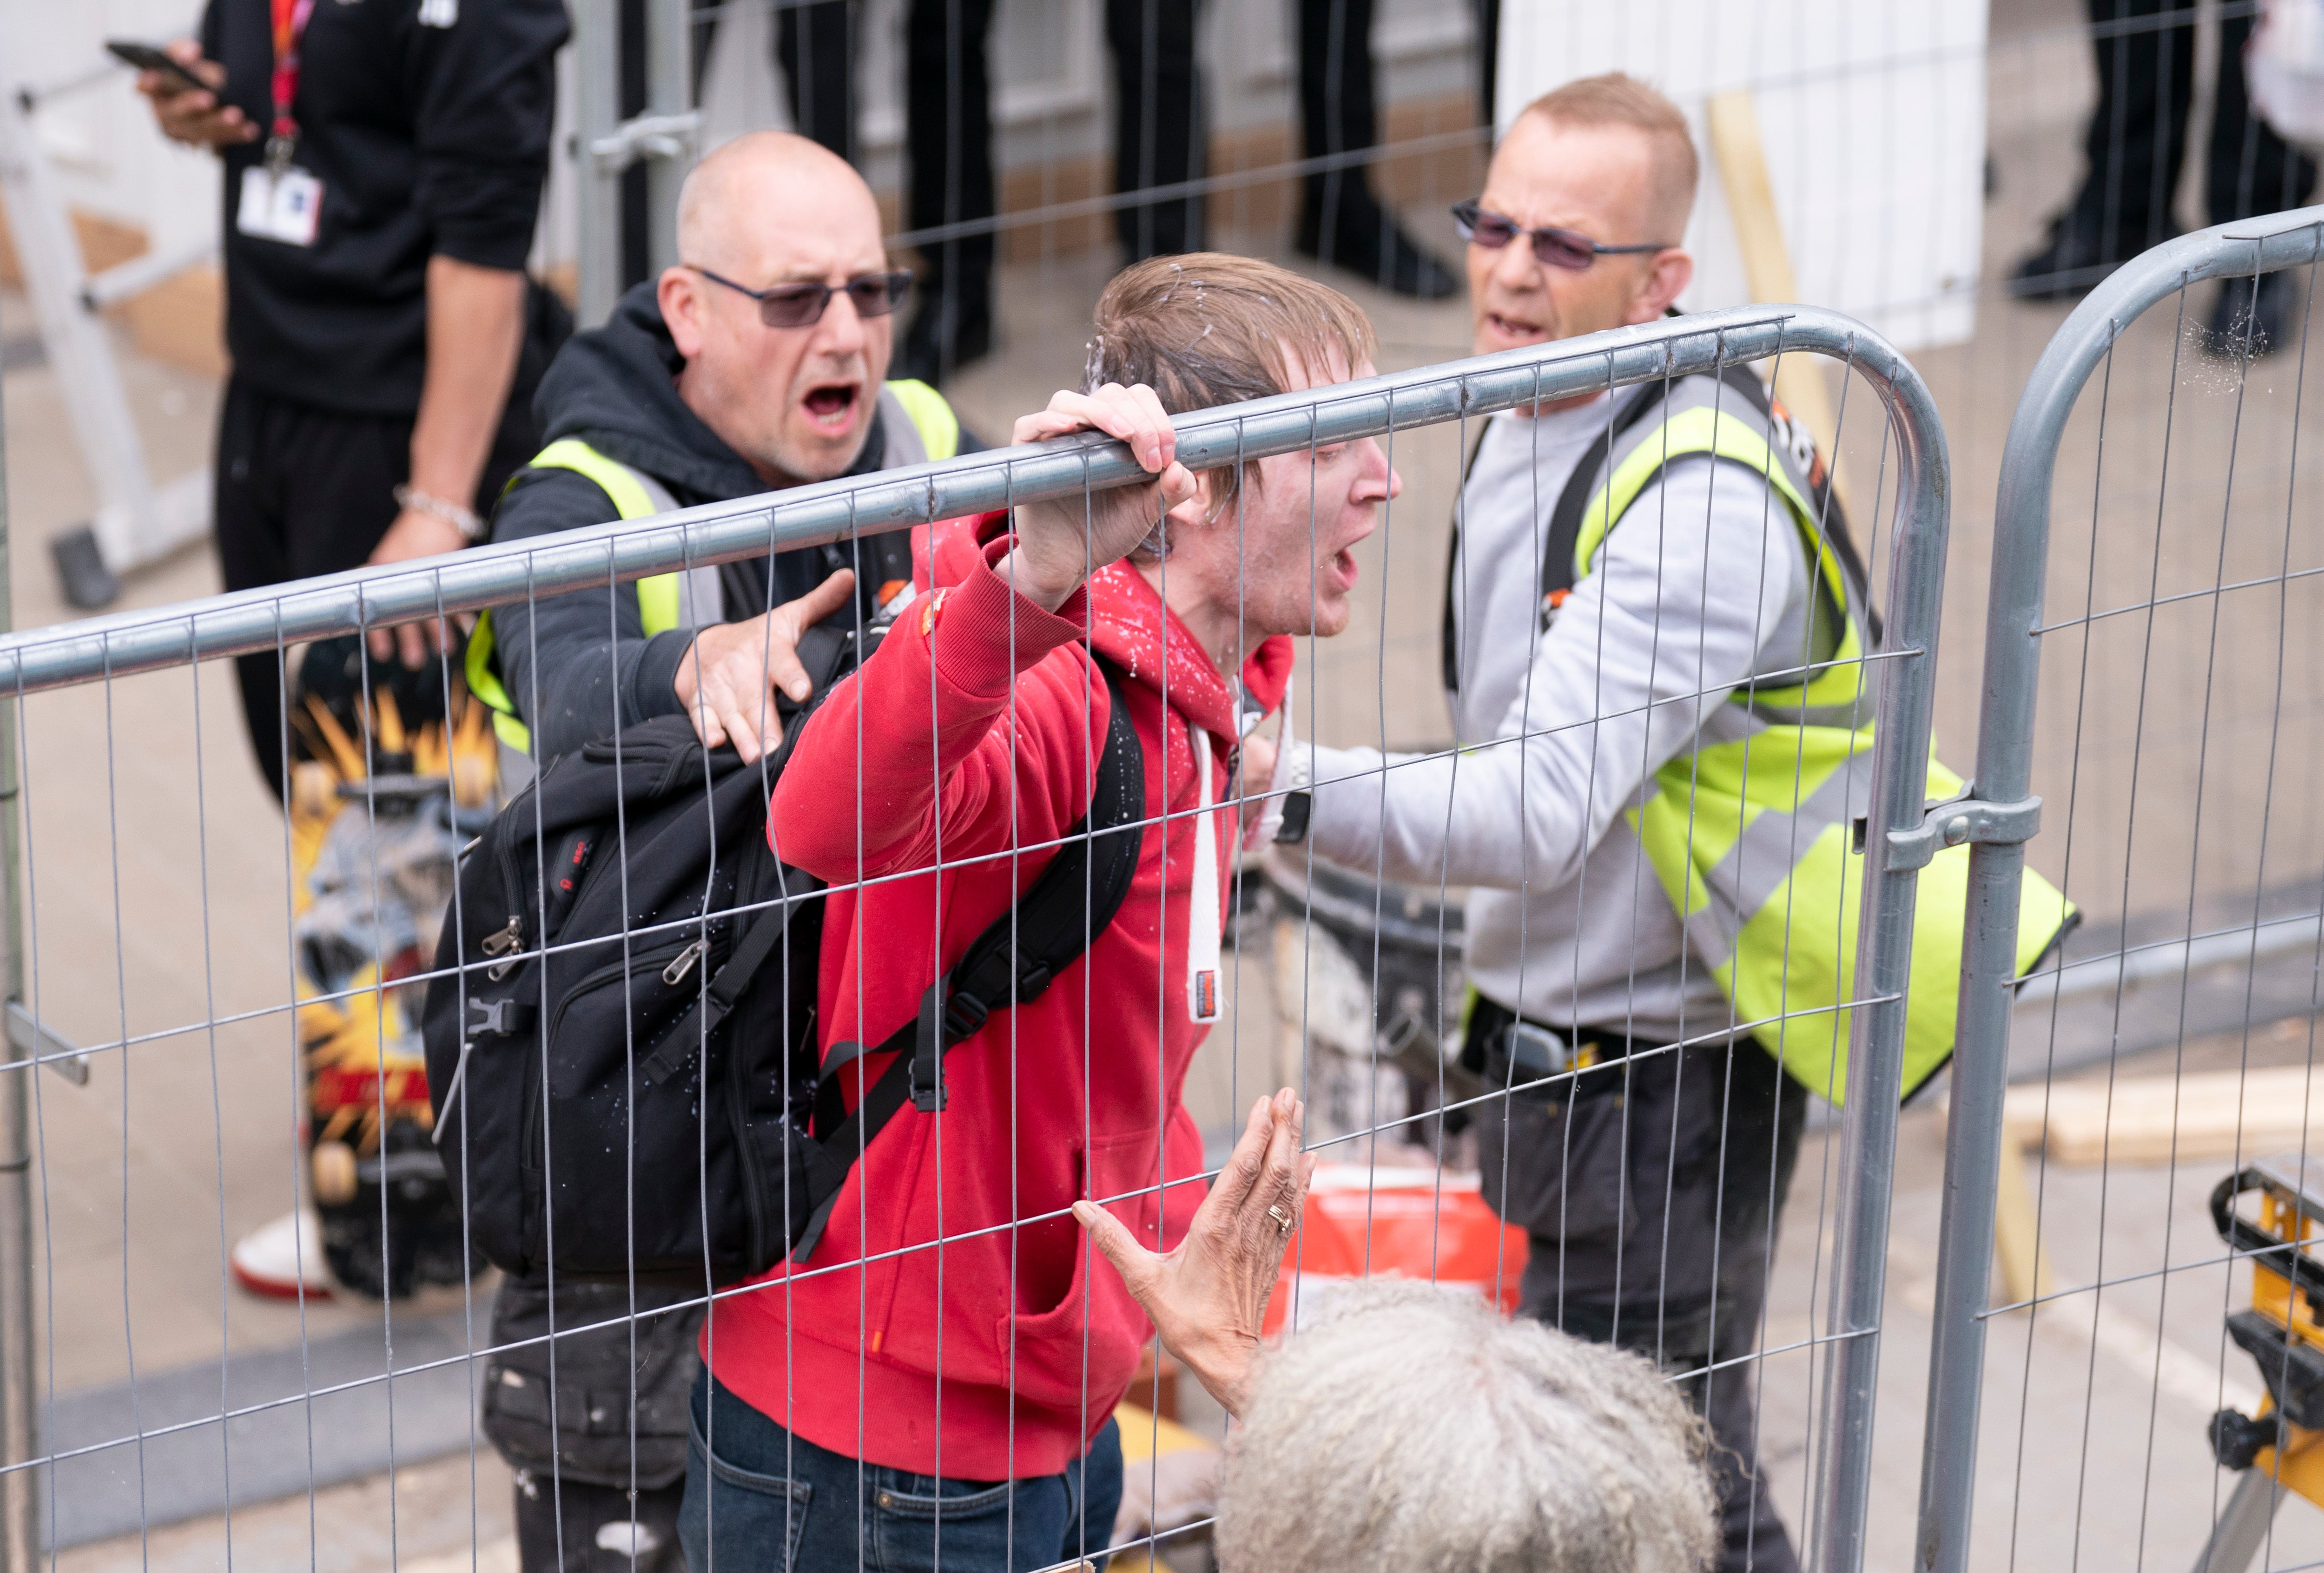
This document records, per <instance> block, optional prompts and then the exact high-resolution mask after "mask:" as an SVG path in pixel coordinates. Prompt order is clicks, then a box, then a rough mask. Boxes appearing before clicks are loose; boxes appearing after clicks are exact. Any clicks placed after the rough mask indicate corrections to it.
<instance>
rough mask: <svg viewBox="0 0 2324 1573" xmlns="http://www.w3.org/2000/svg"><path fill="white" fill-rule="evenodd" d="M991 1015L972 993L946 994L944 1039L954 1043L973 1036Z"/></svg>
mask: <svg viewBox="0 0 2324 1573" xmlns="http://www.w3.org/2000/svg"><path fill="white" fill-rule="evenodd" d="M951 981H952V980H951V979H950V978H946V979H945V982H946V983H947V984H948V983H950V982H951ZM991 1016H992V1012H991V1010H989V1009H988V1008H986V1007H985V1003H984V1001H982V999H979V998H977V997H976V996H975V995H973V994H952V995H948V996H947V997H946V998H945V1005H944V1030H945V1042H947V1043H954V1044H956V1043H958V1042H960V1041H961V1040H962V1039H963V1038H973V1037H974V1036H975V1035H977V1034H978V1033H980V1032H982V1031H983V1030H984V1024H985V1022H986V1021H988V1020H990V1019H991Z"/></svg>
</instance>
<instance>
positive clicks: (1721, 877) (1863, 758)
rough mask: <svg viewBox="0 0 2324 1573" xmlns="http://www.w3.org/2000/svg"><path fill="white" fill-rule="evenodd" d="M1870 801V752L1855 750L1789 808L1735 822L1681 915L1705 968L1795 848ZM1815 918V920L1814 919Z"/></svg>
mask: <svg viewBox="0 0 2324 1573" xmlns="http://www.w3.org/2000/svg"><path fill="white" fill-rule="evenodd" d="M1871 805H1872V750H1869V749H1863V750H1858V751H1857V752H1855V753H1852V754H1850V755H1849V757H1848V762H1847V763H1846V764H1845V765H1842V766H1841V767H1840V768H1838V769H1836V770H1834V771H1833V772H1832V773H1831V776H1830V777H1827V778H1826V779H1825V781H1824V783H1823V785H1822V786H1821V787H1817V788H1816V789H1815V790H1814V791H1813V792H1811V793H1810V794H1808V796H1807V798H1806V800H1805V801H1804V802H1803V803H1802V804H1801V805H1799V806H1798V807H1797V808H1796V809H1794V810H1793V811H1792V812H1791V813H1789V814H1784V813H1781V812H1779V811H1777V810H1775V809H1772V808H1771V809H1768V810H1766V812H1764V813H1762V814H1760V815H1759V816H1758V817H1757V819H1754V820H1753V821H1752V822H1751V823H1749V824H1747V825H1745V826H1744V827H1743V833H1742V834H1741V835H1739V836H1737V837H1736V838H1735V844H1734V845H1733V846H1731V847H1729V848H1728V849H1727V855H1726V856H1725V857H1723V858H1721V859H1720V860H1719V861H1718V862H1716V863H1714V864H1712V865H1711V867H1710V868H1709V869H1706V870H1704V871H1703V872H1702V873H1701V875H1700V876H1699V878H1701V881H1702V887H1703V895H1704V897H1706V900H1705V902H1704V905H1702V906H1700V907H1698V908H1696V909H1695V910H1694V911H1693V912H1692V913H1690V914H1688V915H1687V920H1686V937H1687V940H1688V943H1691V944H1692V945H1693V947H1694V952H1695V954H1696V955H1698V956H1700V957H1701V959H1702V961H1703V962H1704V963H1705V964H1706V965H1708V966H1710V967H1712V968H1714V969H1715V968H1719V967H1723V966H1725V965H1726V964H1727V963H1728V961H1729V960H1730V959H1732V957H1733V956H1734V954H1735V943H1736V941H1737V939H1738V937H1739V936H1740V935H1741V934H1742V932H1743V925H1744V924H1747V923H1748V922H1749V921H1750V920H1751V918H1752V916H1753V915H1754V914H1756V913H1757V912H1758V910H1759V909H1760V908H1761V907H1763V906H1766V905H1767V903H1768V902H1770V901H1772V900H1774V899H1775V892H1776V891H1777V890H1779V889H1781V888H1783V884H1784V880H1786V879H1788V878H1791V877H1792V869H1793V868H1794V866H1796V865H1797V864H1798V862H1799V860H1800V857H1801V854H1803V852H1805V851H1807V849H1808V848H1810V847H1811V846H1813V845H1814V844H1815V840H1816V837H1818V836H1820V835H1821V834H1822V833H1823V832H1825V831H1826V830H1827V829H1829V828H1830V827H1831V826H1832V825H1835V824H1846V823H1849V822H1850V821H1852V820H1854V819H1855V818H1856V817H1857V815H1858V814H1862V813H1864V812H1866V811H1867V810H1868V809H1869V808H1870V807H1871ZM1818 921H1821V918H1819V920H1818Z"/></svg>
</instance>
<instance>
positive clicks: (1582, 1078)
mask: <svg viewBox="0 0 2324 1573" xmlns="http://www.w3.org/2000/svg"><path fill="white" fill-rule="evenodd" d="M1662 1047H1665V1045H1664V1044H1659V1043H1649V1042H1647V1041H1646V1040H1644V1039H1639V1038H1632V1037H1628V1036H1626V1035H1623V1034H1621V1033H1618V1032H1609V1031H1607V1030H1606V1029H1604V1028H1602V1027H1591V1026H1581V1027H1555V1026H1545V1024H1543V1023H1541V1022H1537V1021H1528V1020H1526V1018H1525V1017H1524V1016H1519V1015H1517V1013H1516V1012H1515V1011H1513V1010H1511V1009H1509V1008H1508V1007H1506V1006H1503V1005H1499V1004H1497V1003H1495V1002H1494V1001H1493V1000H1490V999H1488V998H1485V997H1484V996H1483V995H1481V994H1480V995H1479V996H1477V1001H1476V1004H1475V1005H1474V1007H1471V1010H1470V1012H1469V1023H1468V1033H1467V1036H1466V1039H1465V1041H1464V1042H1463V1044H1462V1050H1461V1062H1462V1064H1463V1065H1464V1066H1466V1067H1467V1068H1468V1069H1469V1070H1471V1072H1475V1073H1476V1074H1477V1075H1479V1076H1481V1077H1483V1078H1484V1080H1485V1085H1486V1087H1487V1088H1488V1089H1489V1090H1492V1091H1500V1090H1504V1089H1507V1090H1510V1092H1511V1095H1512V1096H1514V1097H1520V1098H1526V1097H1530V1098H1542V1099H1586V1098H1595V1097H1598V1096H1600V1095H1602V1094H1604V1093H1608V1092H1611V1091H1614V1090H1618V1089H1619V1088H1620V1087H1621V1085H1622V1083H1623V1080H1624V1079H1623V1078H1622V1077H1620V1076H1615V1075H1593V1074H1591V1073H1590V1072H1601V1071H1607V1070H1609V1069H1611V1068H1612V1067H1614V1066H1617V1065H1619V1064H1620V1063H1621V1062H1623V1061H1624V1060H1627V1059H1628V1058H1629V1057H1630V1056H1631V1055H1632V1054H1635V1053H1643V1052H1645V1051H1646V1050H1649V1049H1659V1048H1662ZM1551 1078H1555V1079H1554V1080H1550V1079H1551Z"/></svg>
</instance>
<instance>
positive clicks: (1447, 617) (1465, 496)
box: [1438, 416, 1491, 694]
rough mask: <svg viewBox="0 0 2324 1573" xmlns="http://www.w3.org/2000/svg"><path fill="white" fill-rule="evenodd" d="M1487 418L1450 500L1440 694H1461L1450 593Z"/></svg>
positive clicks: (1473, 439) (1473, 440)
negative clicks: (1470, 486) (1450, 535)
mask: <svg viewBox="0 0 2324 1573" xmlns="http://www.w3.org/2000/svg"><path fill="white" fill-rule="evenodd" d="M1490 423H1491V417H1489V416H1488V417H1487V418H1486V419H1483V420H1480V421H1479V422H1478V423H1477V435H1476V436H1475V437H1471V438H1470V439H1469V456H1468V457H1467V458H1465V459H1462V461H1461V490H1460V491H1459V492H1456V493H1454V495H1453V498H1452V541H1451V543H1450V544H1449V545H1447V546H1446V547H1445V548H1444V616H1443V621H1442V624H1441V626H1440V627H1439V630H1438V633H1439V636H1440V637H1441V638H1442V639H1443V649H1442V650H1441V651H1440V652H1439V658H1440V659H1441V660H1442V661H1443V666H1444V673H1443V676H1444V692H1445V693H1447V694H1458V693H1460V692H1461V630H1460V629H1459V628H1458V627H1457V626H1456V625H1455V623H1454V621H1453V617H1452V590H1453V585H1454V583H1455V582H1456V581H1457V580H1458V579H1459V578H1460V576H1461V520H1462V514H1464V513H1466V512H1467V511H1468V507H1469V477H1470V476H1471V474H1474V473H1475V472H1476V468H1477V455H1479V454H1481V453H1483V452H1484V451H1485V428H1486V427H1487V426H1488V425H1489V424H1490Z"/></svg>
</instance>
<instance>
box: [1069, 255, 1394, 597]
mask: <svg viewBox="0 0 2324 1573" xmlns="http://www.w3.org/2000/svg"><path fill="white" fill-rule="evenodd" d="M1093 327H1094V329H1095V331H1094V332H1093V334H1092V335H1091V336H1090V342H1089V354H1088V356H1087V359H1086V361H1085V363H1084V367H1083V372H1082V391H1084V392H1085V393H1093V392H1095V391H1097V390H1098V389H1100V388H1102V387H1103V386H1105V384H1107V383H1108V382H1119V383H1120V384H1121V385H1122V386H1123V387H1130V386H1133V385H1135V384H1137V383H1139V382H1143V383H1145V384H1146V385H1147V386H1148V387H1149V388H1151V389H1153V390H1154V392H1155V394H1156V396H1157V398H1159V399H1160V400H1161V401H1162V408H1163V409H1166V410H1168V411H1169V412H1170V413H1171V414H1173V415H1184V414H1186V413H1188V412H1190V411H1193V410H1197V409H1210V408H1212V407H1213V406H1214V405H1220V404H1235V403H1240V402H1241V401H1242V400H1248V399H1264V398H1266V397H1268V395H1270V394H1275V393H1283V392H1287V391H1289V390H1290V382H1291V367H1292V365H1293V363H1295V362H1296V363H1297V364H1298V365H1299V366H1300V367H1301V368H1302V369H1303V370H1304V371H1305V373H1307V376H1308V378H1309V380H1310V381H1320V380H1322V379H1323V378H1324V377H1327V376H1329V375H1330V374H1331V369H1332V368H1333V366H1334V364H1336V365H1338V366H1340V367H1342V368H1344V369H1346V370H1349V371H1352V370H1353V369H1354V368H1355V367H1357V366H1359V365H1361V364H1362V363H1365V362H1366V361H1369V360H1371V359H1373V358H1374V357H1375V356H1376V355H1377V354H1378V353H1379V336H1377V335H1376V334H1374V333H1373V331H1372V325H1371V319H1370V318H1369V317H1366V316H1365V315H1364V313H1363V311H1362V308H1360V307H1358V306H1357V305H1356V303H1355V302H1354V301H1352V300H1351V299H1348V298H1347V297H1346V296H1344V295H1342V294H1341V293H1340V292H1339V291H1338V290H1334V289H1333V288H1331V287H1330V286H1329V285H1326V284H1319V283H1317V282H1316V281H1314V280H1313V279H1308V278H1303V277H1301V276H1300V275H1299V274H1297V273H1295V272H1292V271H1290V270H1289V269H1287V268H1279V267H1277V266H1276V265H1275V264H1274V263H1273V262H1260V261H1259V260H1258V259H1257V258H1255V257H1238V256H1229V255H1227V254H1225V253H1221V252H1189V253H1186V254H1185V255H1183V256H1175V257H1156V258H1153V259H1151V260H1150V261H1148V262H1138V263H1135V264H1133V265H1131V266H1130V267H1127V268H1124V269H1123V270H1122V271H1120V273H1117V274H1116V275H1114V279H1113V282H1111V284H1108V285H1107V286H1106V287H1105V293H1104V294H1103V295H1102V296H1100V297H1099V298H1098V303H1097V314H1096V318H1095V321H1094V323H1093ZM1258 470H1259V466H1258V464H1257V462H1256V461H1253V462H1252V463H1250V464H1247V465H1244V466H1243V471H1244V474H1243V475H1238V474H1236V472H1235V468H1234V466H1233V465H1226V466H1223V467H1222V468H1220V469H1217V470H1213V471H1211V472H1209V473H1208V474H1207V475H1206V476H1205V479H1207V480H1208V481H1209V482H1210V487H1211V501H1212V506H1213V510H1215V511H1221V512H1223V511H1225V510H1226V509H1228V508H1230V507H1231V505H1232V504H1233V501H1234V498H1235V494H1236V492H1237V491H1238V490H1239V489H1240V486H1241V484H1242V482H1243V480H1244V478H1245V476H1248V478H1249V480H1250V483H1251V484H1253V485H1257V484H1258V481H1259V477H1258ZM1167 551H1168V543H1167V539H1166V538H1163V535H1162V531H1161V529H1160V528H1159V527H1158V526H1157V529H1156V532H1155V535H1154V536H1153V537H1152V538H1148V540H1147V541H1146V542H1145V544H1143V545H1142V546H1140V547H1139V549H1138V551H1137V552H1136V553H1133V554H1132V555H1133V556H1134V557H1139V558H1142V559H1144V560H1148V561H1152V560H1156V559H1158V558H1159V557H1163V556H1164V555H1166V554H1167Z"/></svg>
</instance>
